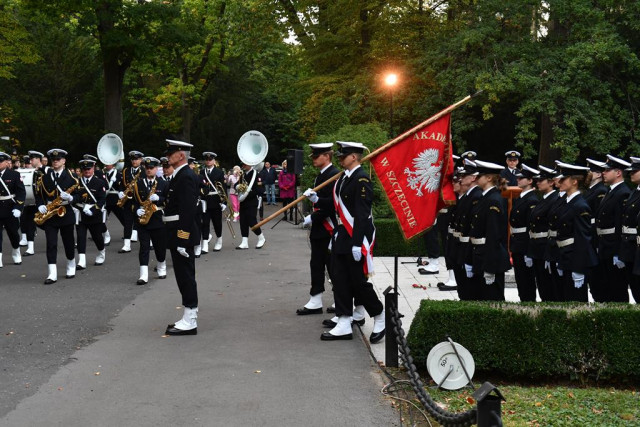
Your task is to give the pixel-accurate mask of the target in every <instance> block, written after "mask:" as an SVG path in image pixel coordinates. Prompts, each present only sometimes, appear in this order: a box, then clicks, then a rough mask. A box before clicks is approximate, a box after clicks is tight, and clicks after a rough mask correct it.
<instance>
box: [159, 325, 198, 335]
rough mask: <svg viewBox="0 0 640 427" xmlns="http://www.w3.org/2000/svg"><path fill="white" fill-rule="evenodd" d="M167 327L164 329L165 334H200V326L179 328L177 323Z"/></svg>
mask: <svg viewBox="0 0 640 427" xmlns="http://www.w3.org/2000/svg"><path fill="white" fill-rule="evenodd" d="M169 326H170V327H167V330H166V331H164V333H165V335H198V328H193V329H189V330H188V331H185V330H182V329H177V328H176V327H175V325H173V326H171V325H169Z"/></svg>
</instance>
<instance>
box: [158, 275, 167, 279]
mask: <svg viewBox="0 0 640 427" xmlns="http://www.w3.org/2000/svg"><path fill="white" fill-rule="evenodd" d="M166 278H167V276H166V275H164V276H158V279H166Z"/></svg>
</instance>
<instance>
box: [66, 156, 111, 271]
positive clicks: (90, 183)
mask: <svg viewBox="0 0 640 427" xmlns="http://www.w3.org/2000/svg"><path fill="white" fill-rule="evenodd" d="M95 165H96V161H95V160H91V159H90V158H87V159H83V160H80V169H81V170H82V177H81V178H80V186H78V189H77V190H76V193H77V195H78V196H79V197H74V202H75V203H74V206H75V208H76V209H78V210H79V211H80V219H79V221H78V224H77V225H76V232H77V237H78V242H77V247H78V264H77V267H76V268H77V269H78V270H84V269H85V268H87V258H86V252H87V230H89V232H90V233H91V238H92V239H93V243H95V245H96V248H97V249H98V256H97V257H96V260H95V265H102V264H104V259H105V250H104V237H103V235H102V231H103V226H104V217H105V213H104V205H105V203H106V199H107V192H106V189H105V182H104V180H102V179H100V178H98V177H97V176H96V175H95V172H94V171H95V169H94V168H95Z"/></svg>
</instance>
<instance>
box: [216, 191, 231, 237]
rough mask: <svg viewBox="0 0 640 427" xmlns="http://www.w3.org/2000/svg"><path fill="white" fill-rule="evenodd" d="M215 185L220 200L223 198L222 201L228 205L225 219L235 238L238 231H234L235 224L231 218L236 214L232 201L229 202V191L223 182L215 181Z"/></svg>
mask: <svg viewBox="0 0 640 427" xmlns="http://www.w3.org/2000/svg"><path fill="white" fill-rule="evenodd" d="M213 186H214V187H215V188H216V191H217V192H218V196H220V200H222V203H224V204H225V205H227V212H226V214H225V219H226V220H227V225H228V226H229V231H230V232H231V237H232V238H233V239H234V240H235V238H236V233H235V232H234V231H233V225H231V220H232V219H233V215H234V211H233V206H231V203H230V202H229V198H228V197H227V192H226V191H225V190H224V187H222V184H220V181H215V182H214V183H213Z"/></svg>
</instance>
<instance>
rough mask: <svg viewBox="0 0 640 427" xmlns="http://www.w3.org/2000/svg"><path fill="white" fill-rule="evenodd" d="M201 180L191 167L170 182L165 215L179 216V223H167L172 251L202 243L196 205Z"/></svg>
mask: <svg viewBox="0 0 640 427" xmlns="http://www.w3.org/2000/svg"><path fill="white" fill-rule="evenodd" d="M199 186H200V179H199V178H198V175H196V173H195V172H194V171H192V170H191V169H190V168H189V166H184V167H182V168H181V169H180V170H179V171H178V173H177V174H176V175H175V177H173V178H172V179H171V182H169V189H168V193H167V198H166V203H165V208H164V215H165V216H166V217H170V216H174V215H179V219H178V221H171V222H167V223H166V224H165V225H166V227H167V245H168V247H169V248H170V249H175V248H177V247H182V248H187V247H190V246H191V247H193V246H196V245H197V244H199V243H200V234H199V227H198V224H197V221H196V218H197V217H196V208H197V206H196V204H197V202H198V189H199Z"/></svg>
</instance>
